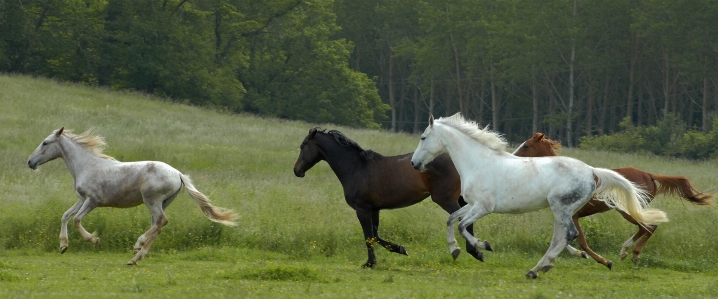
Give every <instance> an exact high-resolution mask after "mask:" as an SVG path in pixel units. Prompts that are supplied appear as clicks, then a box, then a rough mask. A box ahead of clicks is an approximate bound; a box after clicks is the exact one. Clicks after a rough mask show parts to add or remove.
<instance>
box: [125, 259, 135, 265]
mask: <svg viewBox="0 0 718 299" xmlns="http://www.w3.org/2000/svg"><path fill="white" fill-rule="evenodd" d="M127 265H128V266H134V265H137V262H135V261H132V260H130V261H129V262H127Z"/></svg>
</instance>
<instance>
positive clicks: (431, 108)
mask: <svg viewBox="0 0 718 299" xmlns="http://www.w3.org/2000/svg"><path fill="white" fill-rule="evenodd" d="M435 90H436V88H435V86H434V78H431V91H429V115H434V95H435Z"/></svg>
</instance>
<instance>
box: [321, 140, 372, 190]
mask: <svg viewBox="0 0 718 299" xmlns="http://www.w3.org/2000/svg"><path fill="white" fill-rule="evenodd" d="M318 136H320V135H317V137H318ZM321 136H322V137H323V138H322V142H320V143H317V146H319V150H320V151H321V152H322V156H323V159H324V161H327V164H329V167H331V169H332V171H334V174H335V175H336V176H337V178H339V181H341V182H344V180H346V179H348V178H349V177H351V176H352V175H354V174H357V172H358V171H357V169H356V167H355V166H356V165H360V164H359V163H355V162H357V161H358V160H359V159H361V156H359V151H358V150H357V149H355V148H353V147H349V146H343V145H341V144H339V143H337V142H336V140H334V138H333V137H331V136H328V135H321Z"/></svg>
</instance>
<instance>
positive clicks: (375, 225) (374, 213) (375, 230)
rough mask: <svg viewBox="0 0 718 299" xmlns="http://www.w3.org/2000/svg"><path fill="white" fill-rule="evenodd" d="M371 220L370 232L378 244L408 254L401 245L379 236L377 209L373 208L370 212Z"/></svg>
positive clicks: (390, 250) (391, 250) (392, 250)
mask: <svg viewBox="0 0 718 299" xmlns="http://www.w3.org/2000/svg"><path fill="white" fill-rule="evenodd" d="M371 222H372V226H371V227H372V233H373V234H374V236H376V241H377V242H379V245H381V246H382V247H384V248H386V250H389V252H395V253H400V254H403V255H408V254H407V253H406V248H404V246H403V245H399V244H394V243H392V242H389V241H386V240H384V239H382V238H381V237H379V210H374V211H372V213H371Z"/></svg>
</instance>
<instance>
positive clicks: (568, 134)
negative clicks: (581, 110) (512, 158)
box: [566, 0, 578, 148]
mask: <svg viewBox="0 0 718 299" xmlns="http://www.w3.org/2000/svg"><path fill="white" fill-rule="evenodd" d="M577 2H578V1H577V0H574V1H573V22H574V23H576V14H577V11H576V9H577V6H578V3H577ZM570 59H571V60H570V61H569V66H568V68H569V75H568V77H569V79H568V80H569V82H568V88H569V90H568V109H567V112H568V118H566V145H567V146H568V147H569V148H572V147H573V136H572V135H573V134H572V133H573V98H574V90H575V89H576V86H575V84H576V82H574V74H573V73H574V63H575V61H576V39H575V38H571V58H570Z"/></svg>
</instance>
